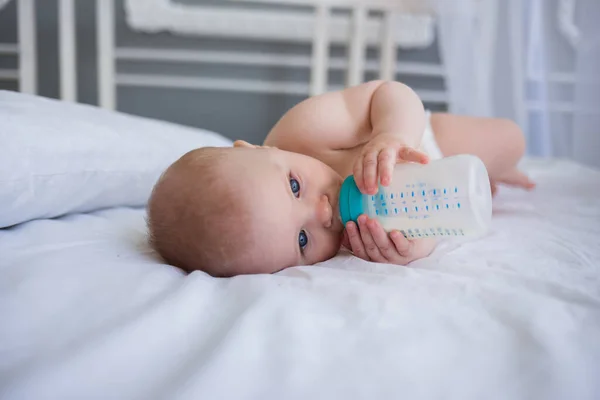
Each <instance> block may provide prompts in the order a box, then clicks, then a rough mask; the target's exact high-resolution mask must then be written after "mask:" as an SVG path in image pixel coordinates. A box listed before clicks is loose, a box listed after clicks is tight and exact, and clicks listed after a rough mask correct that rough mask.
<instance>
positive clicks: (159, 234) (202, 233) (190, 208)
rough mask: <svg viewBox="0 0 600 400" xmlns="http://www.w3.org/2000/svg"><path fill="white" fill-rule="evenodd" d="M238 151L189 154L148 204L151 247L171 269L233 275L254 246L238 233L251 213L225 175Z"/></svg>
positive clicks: (168, 172) (166, 176)
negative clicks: (231, 158)
mask: <svg viewBox="0 0 600 400" xmlns="http://www.w3.org/2000/svg"><path fill="white" fill-rule="evenodd" d="M235 151H236V149H233V148H215V147H213V148H201V149H196V150H193V151H190V152H188V153H186V154H185V155H183V156H182V157H181V158H180V159H179V160H177V161H176V162H175V163H173V165H171V166H170V167H169V168H168V169H167V170H166V171H165V173H164V174H163V175H162V176H161V178H160V179H159V180H158V182H157V183H156V185H155V186H154V189H153V191H152V195H151V196H150V199H149V201H148V208H147V215H148V216H147V224H148V231H149V241H150V244H151V246H152V247H153V248H154V249H155V250H156V251H157V252H158V253H159V254H160V255H161V257H163V258H164V259H165V261H166V262H167V263H169V264H171V265H174V266H176V267H179V268H182V269H183V270H185V271H188V272H190V271H194V270H202V271H204V272H207V273H208V274H210V275H213V276H231V275H233V274H235V273H236V270H237V269H238V268H239V266H240V265H241V264H242V263H243V260H242V258H243V256H244V253H245V251H246V250H247V248H248V246H249V245H250V244H249V242H248V241H247V240H246V239H245V237H246V235H243V234H239V232H240V230H241V231H243V229H244V226H246V225H247V224H248V223H249V218H248V217H249V213H250V210H248V209H247V206H245V205H244V203H243V202H242V201H241V200H240V197H239V196H238V195H237V193H236V188H235V186H234V185H231V184H228V182H227V179H226V177H225V175H226V174H225V172H224V171H226V170H227V168H228V159H229V158H230V157H229V155H230V154H231V153H232V152H235Z"/></svg>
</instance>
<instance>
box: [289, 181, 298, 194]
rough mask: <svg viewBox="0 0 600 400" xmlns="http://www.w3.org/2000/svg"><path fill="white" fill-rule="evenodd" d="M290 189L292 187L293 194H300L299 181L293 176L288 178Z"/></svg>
mask: <svg viewBox="0 0 600 400" xmlns="http://www.w3.org/2000/svg"><path fill="white" fill-rule="evenodd" d="M290 189H292V193H294V196H296V197H298V196H299V195H300V182H298V181H297V180H296V179H294V178H290Z"/></svg>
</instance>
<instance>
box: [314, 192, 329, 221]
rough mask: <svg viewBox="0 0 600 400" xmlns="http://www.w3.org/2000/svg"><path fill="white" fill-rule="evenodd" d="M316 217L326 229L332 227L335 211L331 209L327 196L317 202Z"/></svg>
mask: <svg viewBox="0 0 600 400" xmlns="http://www.w3.org/2000/svg"><path fill="white" fill-rule="evenodd" d="M315 212H316V217H317V219H318V221H319V223H320V224H322V225H323V226H324V227H325V228H329V227H330V226H331V217H332V214H333V210H332V209H331V204H329V198H328V197H327V195H325V194H324V195H322V196H321V197H319V201H318V202H317V208H316V210H315Z"/></svg>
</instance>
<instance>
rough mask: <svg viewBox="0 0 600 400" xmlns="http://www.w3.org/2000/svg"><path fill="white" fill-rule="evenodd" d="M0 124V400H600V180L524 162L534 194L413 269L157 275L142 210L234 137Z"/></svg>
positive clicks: (31, 104) (78, 117)
mask: <svg viewBox="0 0 600 400" xmlns="http://www.w3.org/2000/svg"><path fill="white" fill-rule="evenodd" d="M0 125H1V126H3V127H5V128H4V129H3V130H2V131H0V141H1V142H2V143H3V145H4V146H3V149H2V151H3V153H4V154H3V157H1V158H0V166H1V168H0V171H1V173H0V183H1V184H0V191H1V192H0V204H3V212H2V213H0V224H1V225H2V226H3V227H4V228H3V229H1V230H0V315H1V320H2V324H1V325H0V397H1V398H3V399H69V398H73V399H81V398H86V399H91V398H98V399H154V398H156V399H159V398H169V399H198V398H206V399H220V398H222V399H259V398H260V399H307V398H316V399H321V398H322V399H331V398H344V399H367V398H368V399H372V398H377V399H395V398H410V399H482V398H486V399H565V398H576V399H590V400H591V399H597V398H598V397H599V395H600V381H598V377H599V376H600V361H599V360H600V273H599V269H600V264H599V262H598V260H599V259H600V244H599V243H600V241H599V239H600V202H598V198H599V197H600V171H598V170H594V169H590V168H587V167H583V166H581V165H578V164H575V163H572V162H568V161H562V160H537V159H526V160H525V161H524V163H523V168H524V169H525V170H526V171H527V172H528V173H529V174H530V175H531V176H532V178H533V179H535V180H536V181H537V182H538V188H537V189H536V190H535V191H534V192H531V193H528V192H523V191H518V190H511V189H507V188H502V189H501V190H500V192H499V194H498V196H497V198H496V199H495V202H494V208H493V213H494V218H493V223H492V227H491V230H490V232H489V233H488V234H487V235H486V236H485V237H484V238H482V239H480V240H477V241H471V242H446V243H443V244H442V245H440V246H439V247H438V248H437V249H436V251H435V252H434V254H433V255H432V256H430V257H428V258H426V259H423V260H420V261H416V262H414V263H412V264H411V265H410V266H409V267H398V266H393V265H384V264H374V263H369V262H366V261H362V260H359V259H357V258H354V257H353V256H352V255H350V254H348V253H340V254H339V255H338V256H337V257H336V258H334V259H332V260H330V261H327V262H324V263H322V264H320V265H317V266H301V267H294V268H289V269H286V270H284V271H282V272H279V273H276V274H273V275H250V276H238V277H235V278H231V279H216V278H212V277H210V276H208V275H206V274H205V273H203V272H194V273H191V274H189V275H186V274H185V273H183V272H182V271H181V270H179V269H177V268H174V267H171V266H169V265H166V264H165V263H164V262H162V261H161V259H160V258H159V257H158V256H157V255H156V254H155V253H154V252H153V251H152V250H151V249H150V248H149V247H148V245H147V242H146V227H145V220H144V216H145V213H144V208H143V205H144V202H145V200H146V198H147V196H148V193H149V188H150V187H151V185H152V182H153V180H154V179H156V178H157V177H158V175H159V174H160V171H161V170H162V168H164V166H165V165H168V163H169V162H170V161H172V160H173V159H175V158H176V157H178V156H179V155H180V154H182V153H183V152H185V151H187V150H189V149H191V148H195V147H198V146H228V145H230V141H229V140H228V139H226V138H224V137H222V136H220V135H219V134H217V133H214V132H208V131H204V130H199V129H194V128H187V127H182V126H178V125H174V124H169V123H165V122H162V121H154V120H149V119H145V118H140V117H134V116H129V115H124V114H120V113H117V112H114V111H108V110H101V109H97V108H95V107H91V106H84V105H79V104H69V103H62V102H59V101H56V100H49V99H44V98H40V97H37V96H32V95H25V94H18V93H12V92H0ZM82 130H86V135H81V131H82ZM49 135H52V140H50V139H49V138H48V137H49ZM140 135H144V136H143V137H144V138H145V140H144V141H141V140H140ZM78 138H79V139H78ZM83 138H85V139H83ZM166 141H168V143H169V144H170V145H169V146H165V143H166ZM124 155H127V157H125V156H124ZM22 185H25V186H22ZM71 185H75V187H77V188H78V189H77V190H74V189H73V187H72V186H71ZM18 187H23V188H25V189H24V190H15V188H18ZM125 189H127V190H125ZM9 203H10V204H12V208H11V212H10V213H7V212H6V211H5V210H7V209H8V208H7V207H8V206H7V204H9Z"/></svg>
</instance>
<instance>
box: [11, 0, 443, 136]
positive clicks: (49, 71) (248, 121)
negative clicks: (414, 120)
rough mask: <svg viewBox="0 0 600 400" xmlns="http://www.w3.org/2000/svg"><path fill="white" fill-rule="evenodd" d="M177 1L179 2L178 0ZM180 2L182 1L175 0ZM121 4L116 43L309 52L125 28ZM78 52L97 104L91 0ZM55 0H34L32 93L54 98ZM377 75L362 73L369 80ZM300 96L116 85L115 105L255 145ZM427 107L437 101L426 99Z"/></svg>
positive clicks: (256, 72)
mask: <svg viewBox="0 0 600 400" xmlns="http://www.w3.org/2000/svg"><path fill="white" fill-rule="evenodd" d="M180 1H181V0H180ZM182 2H184V1H182ZM185 2H186V3H203V4H206V3H211V4H222V2H221V1H220V0H219V1H217V0H196V1H193V0H187V1H185ZM121 4H122V2H121V1H117V7H116V9H117V44H118V45H119V46H146V47H168V48H186V49H188V48H190V49H205V50H206V49H227V50H236V49H243V50H245V51H257V52H261V51H270V52H281V53H292V54H310V45H309V44H305V45H303V44H292V43H289V44H282V43H258V42H255V41H242V40H235V41H232V40H225V39H214V38H201V37H198V38H189V37H180V36H174V35H171V34H167V33H160V34H154V35H146V34H140V33H136V32H133V31H131V30H130V29H129V28H128V27H127V26H126V23H125V15H124V10H123V7H122V6H121ZM76 15H77V52H78V66H77V67H78V70H77V78H78V96H79V101H80V102H83V103H88V104H96V92H97V88H96V53H95V52H96V48H95V43H96V34H95V33H96V32H95V0H78V1H77V2H76ZM57 18H58V11H57V1H56V0H38V1H37V24H38V31H37V39H38V60H39V68H38V85H39V86H38V91H39V93H40V94H41V95H43V96H47V97H54V98H58V96H59V82H58V44H57V36H58V32H57V22H56V21H57ZM6 42H9V43H14V42H16V3H15V2H14V1H13V2H11V3H10V4H9V5H8V6H7V7H6V8H5V9H4V10H3V11H2V12H0V43H6ZM436 49H437V45H435V44H434V45H433V46H432V47H431V48H429V49H426V50H401V51H399V54H398V57H399V59H402V60H406V61H427V62H439V59H438V53H437V50H436ZM345 51H346V49H345V48H344V47H334V48H332V49H331V53H332V54H337V55H343V54H345ZM368 55H369V57H373V58H375V57H377V50H376V49H369V50H368ZM16 66H17V64H16V60H15V57H6V56H2V57H0V68H15V67H16ZM117 68H118V70H119V71H122V72H127V71H130V72H133V71H135V72H144V73H177V74H185V75H192V76H193V75H198V76H211V77H224V78H226V77H239V78H243V77H256V78H263V79H267V80H269V79H276V80H286V81H301V82H307V81H308V79H309V71H308V70H307V69H306V70H305V69H297V68H296V69H294V68H265V67H245V68H239V67H231V66H226V65H211V66H207V65H172V64H164V63H152V64H149V63H139V62H128V63H119V64H118V66H117ZM373 78H376V76H374V75H372V76H369V75H367V76H365V79H373ZM397 79H399V80H401V81H403V82H405V83H407V84H408V85H412V86H414V87H419V88H430V89H439V88H441V87H443V81H442V80H441V79H434V78H423V77H415V76H398V77H397ZM343 80H344V74H343V73H341V72H337V73H331V74H330V82H331V83H333V84H342V83H343ZM0 89H9V90H16V89H17V84H16V83H15V82H7V81H0ZM301 100H303V97H299V96H287V95H274V94H254V93H241V92H240V93H238V92H219V91H210V90H181V89H153V88H131V87H120V88H119V89H118V108H119V110H120V111H123V112H127V113H131V114H136V115H142V116H148V117H152V118H158V119H164V120H167V121H172V122H177V123H181V124H185V125H191V126H197V127H201V128H205V129H210V130H213V131H216V132H219V133H222V134H224V135H226V136H228V137H230V138H232V139H237V138H243V139H246V140H248V141H251V142H254V143H259V142H261V141H262V140H263V138H264V137H265V135H266V134H267V132H268V131H269V129H270V128H271V126H273V124H274V123H275V122H276V121H277V120H278V119H279V118H280V117H281V115H282V114H283V113H284V112H285V111H286V110H288V109H289V108H290V107H292V106H294V105H295V104H296V103H298V102H300V101H301ZM427 106H428V107H429V108H432V109H443V107H442V106H441V105H435V104H428V105H427Z"/></svg>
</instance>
